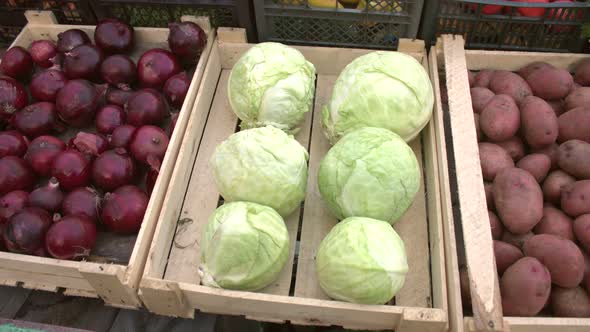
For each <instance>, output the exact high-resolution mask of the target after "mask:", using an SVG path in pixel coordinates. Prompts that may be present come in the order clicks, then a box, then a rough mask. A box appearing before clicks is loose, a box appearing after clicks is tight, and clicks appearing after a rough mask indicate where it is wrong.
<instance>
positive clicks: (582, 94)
mask: <svg viewBox="0 0 590 332" xmlns="http://www.w3.org/2000/svg"><path fill="white" fill-rule="evenodd" d="M587 105H590V87H580V88H577V89H574V90H573V91H572V92H570V94H569V95H567V97H565V106H564V108H565V110H566V111H569V110H572V109H574V108H578V107H583V106H587Z"/></svg>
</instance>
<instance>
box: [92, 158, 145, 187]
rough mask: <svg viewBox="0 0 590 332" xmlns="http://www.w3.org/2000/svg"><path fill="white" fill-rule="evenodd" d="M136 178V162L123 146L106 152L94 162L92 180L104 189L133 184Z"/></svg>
mask: <svg viewBox="0 0 590 332" xmlns="http://www.w3.org/2000/svg"><path fill="white" fill-rule="evenodd" d="M134 178H135V163H134V162H133V159H131V157H130V156H129V154H127V151H125V149H123V148H117V149H114V150H109V151H106V152H104V153H103V154H101V155H100V156H99V157H98V158H96V160H95V161H94V163H93V164H92V181H93V182H94V184H95V185H96V186H97V187H99V188H100V189H102V190H105V191H112V190H115V189H117V188H119V187H122V186H124V185H128V184H131V183H132V182H133V179H134Z"/></svg>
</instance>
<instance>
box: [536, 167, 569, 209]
mask: <svg viewBox="0 0 590 332" xmlns="http://www.w3.org/2000/svg"><path fill="white" fill-rule="evenodd" d="M574 182H576V179H575V178H573V177H572V176H571V175H569V174H567V173H565V172H564V171H561V170H556V171H553V172H551V173H549V175H547V178H546V179H545V181H544V182H543V197H544V198H545V200H546V201H547V202H550V203H553V204H557V205H559V204H560V203H561V191H562V190H563V188H565V187H566V186H568V185H569V184H572V183H574Z"/></svg>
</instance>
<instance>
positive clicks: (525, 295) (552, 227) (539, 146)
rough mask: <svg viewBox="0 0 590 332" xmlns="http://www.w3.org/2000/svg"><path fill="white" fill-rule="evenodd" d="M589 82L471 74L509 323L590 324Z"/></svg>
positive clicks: (536, 70) (585, 65) (582, 71)
mask: <svg viewBox="0 0 590 332" xmlns="http://www.w3.org/2000/svg"><path fill="white" fill-rule="evenodd" d="M589 73H590V61H582V62H581V63H579V64H578V65H577V66H576V67H575V68H574V71H573V74H572V73H569V72H568V71H567V70H563V69H558V68H555V67H554V66H552V65H550V64H548V63H544V62H533V63H530V64H528V65H527V66H525V67H523V68H521V69H520V70H518V71H517V72H509V71H503V70H499V71H493V70H482V71H479V72H477V73H475V72H470V73H469V78H470V85H471V98H472V105H473V111H474V115H475V119H476V129H477V131H478V142H479V157H480V162H481V169H482V175H483V179H484V181H485V190H486V198H487V206H488V213H489V221H490V226H491V229H492V238H493V240H494V253H495V258H496V267H497V270H498V275H499V277H500V292H501V295H502V307H503V313H504V315H506V316H536V315H542V316H548V315H551V314H553V315H554V316H559V317H590V258H589V257H590V251H589V250H590V243H589V242H588V240H589V239H590V236H589V234H590V218H589V216H590V204H588V197H590V168H589V167H590V159H588V158H589V156H590V136H588V131H589V129H590V126H589V125H590V123H589V120H588V119H589V118H588V115H587V114H590V110H589V109H588V104H587V103H586V101H590V89H589V88H588V87H586V86H588V85H590V78H589V76H588V75H589ZM460 276H461V277H462V278H465V277H466V273H460ZM462 282H463V284H466V280H463V281H462ZM463 291H465V289H464V290H463ZM467 291H468V290H467ZM463 300H464V301H468V298H467V297H466V294H464V297H463Z"/></svg>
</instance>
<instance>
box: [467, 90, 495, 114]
mask: <svg viewBox="0 0 590 332" xmlns="http://www.w3.org/2000/svg"><path fill="white" fill-rule="evenodd" d="M492 97H494V93H493V92H492V91H491V90H490V89H487V88H480V87H475V88H471V105H472V106H473V112H475V113H478V114H479V113H481V111H482V110H483V109H484V107H485V106H486V105H487V104H488V103H489V102H490V100H492Z"/></svg>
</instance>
